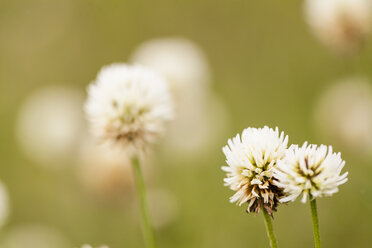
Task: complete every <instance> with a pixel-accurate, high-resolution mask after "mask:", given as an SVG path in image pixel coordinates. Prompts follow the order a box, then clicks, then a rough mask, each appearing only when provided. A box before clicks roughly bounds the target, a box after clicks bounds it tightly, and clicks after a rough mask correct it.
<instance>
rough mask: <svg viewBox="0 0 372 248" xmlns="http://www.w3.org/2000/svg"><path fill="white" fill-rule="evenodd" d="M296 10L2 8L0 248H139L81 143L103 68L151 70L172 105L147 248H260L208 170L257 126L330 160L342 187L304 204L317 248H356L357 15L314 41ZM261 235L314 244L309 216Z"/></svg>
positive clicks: (363, 189)
mask: <svg viewBox="0 0 372 248" xmlns="http://www.w3.org/2000/svg"><path fill="white" fill-rule="evenodd" d="M358 1H359V0H358ZM358 1H355V2H358ZM359 2H361V1H359ZM305 6H306V5H305V3H304V2H303V1H295V0H285V1H269V0H260V1H248V0H244V1H243V0H230V1H227V0H226V1H212V0H198V1H196V0H189V1H174V0H158V1H144V0H137V1H129V0H121V1H119V0H107V1H98V0H79V1H72V0H63V1H50V0H33V1H22V0H1V2H0V141H1V142H0V180H1V181H2V184H1V185H3V186H1V187H0V200H1V204H0V225H1V229H0V246H1V247H3V248H21V247H22V248H24V247H28V248H68V247H80V246H81V245H82V244H84V243H90V244H92V245H101V244H107V245H109V246H110V247H111V248H119V247H143V242H142V236H141V228H140V225H139V219H138V216H139V214H138V210H137V201H136V195H135V187H133V182H132V175H131V170H130V167H129V166H128V162H127V160H126V158H123V157H122V156H121V154H111V153H110V151H104V150H102V149H100V148H98V147H97V146H96V145H95V144H94V142H93V141H92V140H91V138H90V136H89V132H88V131H87V129H88V128H87V124H86V123H85V118H84V113H83V110H82V108H83V103H84V100H85V97H86V87H87V85H88V84H89V83H90V82H92V81H93V80H94V79H95V77H96V75H97V72H98V71H99V70H100V68H101V67H102V66H104V65H107V64H111V63H113V62H131V63H141V64H145V65H147V66H149V67H153V68H154V69H155V70H158V71H159V72H160V73H163V74H164V76H165V77H167V78H168V79H169V82H170V87H171V89H172V92H173V94H174V99H175V103H176V106H177V117H176V120H175V121H174V122H173V123H172V124H171V125H170V126H169V132H168V135H167V136H166V137H165V138H164V140H163V142H161V143H160V144H158V145H157V146H156V147H155V149H154V152H153V153H152V154H151V156H150V158H149V159H148V161H146V164H145V173H146V178H147V186H148V189H149V198H150V199H149V200H150V203H151V210H152V215H153V219H154V223H155V226H156V233H157V237H158V241H159V247H162V248H167V247H168V248H174V247H178V248H183V247H184V248H190V247H203V248H209V247H213V248H216V247H227V246H228V247H267V246H268V241H267V238H266V233H265V227H264V222H263V219H262V217H261V216H256V217H255V216H254V215H253V214H251V215H248V214H246V213H245V207H246V206H244V207H237V206H235V205H233V204H230V203H229V201H228V198H229V197H230V196H231V195H232V194H233V192H232V191H230V190H229V189H228V188H226V187H224V186H223V178H224V177H225V175H224V173H223V172H222V171H221V169H220V167H221V166H223V165H224V155H223V154H222V151H221V148H222V146H224V145H225V144H226V141H227V139H228V138H229V137H232V136H235V135H236V133H238V132H241V131H242V130H243V129H244V128H246V127H248V126H254V127H262V126H264V125H268V126H271V127H275V126H278V127H279V128H280V130H283V131H285V133H286V134H288V135H289V137H290V140H289V141H290V143H300V144H302V143H303V142H304V141H309V142H311V143H318V144H319V143H324V144H330V145H333V146H334V150H335V151H341V152H342V156H343V159H345V160H346V167H345V169H346V170H347V171H349V173H350V174H349V182H348V183H346V184H345V185H342V186H341V187H340V192H339V193H337V194H335V195H334V196H333V197H331V198H322V199H320V200H319V201H318V204H319V215H320V228H321V237H322V241H323V245H324V247H370V230H371V229H370V223H371V222H372V215H371V211H372V181H371V179H370V178H369V175H371V173H372V81H371V80H372V70H371V62H372V42H368V40H367V39H365V36H366V35H367V33H368V32H367V31H368V28H369V24H370V22H369V19H368V18H367V17H368V14H370V13H363V14H360V13H358V8H347V9H350V10H351V9H352V10H353V11H354V10H355V13H356V14H355V13H351V14H350V15H351V17H350V16H349V17H350V18H346V19H345V20H346V21H345V20H344V19H343V21H345V22H342V25H344V26H342V27H341V31H340V30H338V29H337V31H334V30H335V28H336V27H334V26H332V25H336V26H337V25H341V24H340V23H338V22H336V24H335V22H331V24H330V26H327V27H322V28H323V29H322V30H321V31H319V29H317V28H319V27H318V26H319V23H316V22H315V23H314V22H313V20H314V19H315V20H319V18H321V17H319V16H317V12H316V13H315V14H314V13H312V11H316V10H314V9H316V8H310V10H309V8H307V9H306V10H304V7H305ZM360 9H366V8H360ZM360 9H359V10H360ZM306 13H307V14H306ZM309 13H310V14H309ZM353 14H355V15H356V16H359V17H360V16H363V17H365V16H366V18H365V19H363V20H356V19H353V18H352V17H353ZM314 15H315V18H314ZM322 15H323V17H324V16H326V17H332V16H334V15H336V14H335V13H333V12H332V14H327V13H326V14H324V13H322ZM343 16H347V15H343ZM326 19H327V18H326ZM328 19H330V18H328ZM320 20H322V19H320ZM321 23H323V24H325V23H327V22H326V21H323V22H321ZM337 28H340V27H338V26H337ZM324 30H326V31H324ZM332 30H333V31H334V32H333V31H332ZM327 35H328V36H327ZM360 44H362V46H360ZM274 225H275V227H276V232H277V237H278V240H279V244H280V246H281V247H286V248H295V247H312V246H313V240H312V229H311V217H310V210H309V206H308V205H303V204H301V203H299V202H295V203H292V204H288V205H287V206H286V205H282V206H280V207H279V211H278V212H277V213H276V214H275V222H274Z"/></svg>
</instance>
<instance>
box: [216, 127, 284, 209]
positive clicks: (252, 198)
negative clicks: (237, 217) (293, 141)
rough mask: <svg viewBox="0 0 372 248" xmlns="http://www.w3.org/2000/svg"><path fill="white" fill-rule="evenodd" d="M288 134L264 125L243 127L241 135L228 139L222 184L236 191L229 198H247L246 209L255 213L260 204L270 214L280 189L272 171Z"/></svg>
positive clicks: (240, 203)
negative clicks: (261, 126) (262, 126)
mask: <svg viewBox="0 0 372 248" xmlns="http://www.w3.org/2000/svg"><path fill="white" fill-rule="evenodd" d="M287 144H288V136H285V135H284V133H283V132H281V133H279V130H278V128H276V129H275V130H273V129H271V128H269V127H267V126H265V127H264V128H258V129H257V128H247V129H245V130H244V131H243V133H242V136H241V137H240V135H239V134H238V135H237V136H236V137H235V138H233V139H229V140H228V145H227V146H225V147H224V148H223V152H224V154H225V156H226V163H227V164H228V166H225V167H222V169H223V170H224V171H226V172H227V178H225V180H224V181H225V185H226V186H229V187H230V188H231V189H232V190H234V191H236V193H235V195H234V196H232V197H231V198H230V201H231V202H237V203H238V204H239V206H240V205H242V204H244V203H245V202H248V210H247V211H248V212H256V213H258V212H259V211H260V209H261V208H262V207H264V208H265V209H266V210H267V212H268V213H269V214H270V215H272V212H273V211H276V207H277V205H278V202H279V198H280V197H281V196H282V195H283V194H282V190H281V189H280V188H278V187H277V186H276V185H274V178H273V171H274V168H275V167H276V166H277V161H278V160H280V159H282V158H283V157H284V155H285V151H286V149H287Z"/></svg>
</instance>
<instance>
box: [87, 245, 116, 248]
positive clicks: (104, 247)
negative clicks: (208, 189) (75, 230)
mask: <svg viewBox="0 0 372 248" xmlns="http://www.w3.org/2000/svg"><path fill="white" fill-rule="evenodd" d="M81 248H93V247H92V246H90V245H83V246H82V247H81ZM96 248H109V247H108V246H106V245H103V246H98V247H96Z"/></svg>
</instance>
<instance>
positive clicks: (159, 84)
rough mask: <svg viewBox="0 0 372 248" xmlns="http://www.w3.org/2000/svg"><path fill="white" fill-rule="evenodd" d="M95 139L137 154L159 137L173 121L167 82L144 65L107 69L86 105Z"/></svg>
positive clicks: (91, 89)
mask: <svg viewBox="0 0 372 248" xmlns="http://www.w3.org/2000/svg"><path fill="white" fill-rule="evenodd" d="M85 111H86V114H87V118H88V120H89V121H90V123H91V126H92V131H93V134H94V135H95V136H97V137H98V138H100V139H101V140H102V141H103V142H106V143H107V142H108V143H114V144H119V145H120V146H121V147H122V148H124V150H125V151H127V152H128V153H138V152H140V151H142V150H144V149H145V148H146V146H147V145H148V144H149V143H153V142H154V141H155V140H156V138H158V136H160V135H161V134H162V133H163V131H164V129H165V124H166V122H167V121H168V120H170V119H171V118H172V101H171V97H170V93H169V91H168V85H167V83H166V81H165V80H164V79H163V78H162V77H161V76H159V75H158V74H156V73H154V72H153V71H151V70H149V69H146V68H145V67H142V66H130V65H126V64H112V65H110V66H105V67H104V68H103V69H102V70H101V71H100V72H99V74H98V76H97V79H96V81H95V82H93V83H92V84H91V85H90V86H89V89H88V99H87V102H86V105H85Z"/></svg>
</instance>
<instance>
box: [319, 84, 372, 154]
mask: <svg viewBox="0 0 372 248" xmlns="http://www.w3.org/2000/svg"><path fill="white" fill-rule="evenodd" d="M314 120H315V124H316V127H317V128H318V130H319V131H320V133H321V134H322V136H324V137H325V138H326V139H327V140H329V141H331V142H332V143H338V144H340V145H343V146H344V147H345V148H348V149H350V150H352V151H356V152H358V153H359V154H361V153H362V154H369V152H370V151H371V150H372V86H371V85H370V82H369V81H368V80H366V79H364V78H350V79H345V80H342V81H341V82H339V83H337V84H335V85H333V86H332V87H330V88H329V89H328V90H326V91H325V92H324V93H323V94H322V95H321V97H320V98H319V100H318V102H317V104H316V106H315V111H314Z"/></svg>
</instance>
